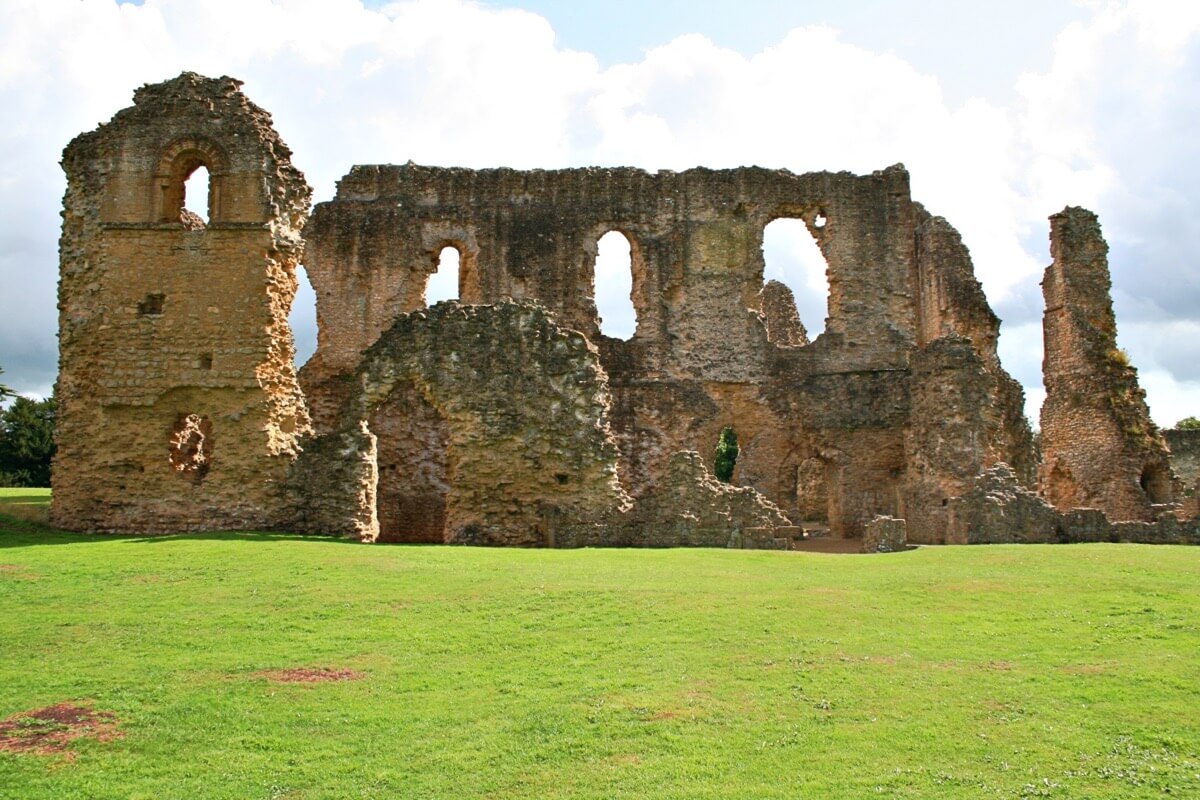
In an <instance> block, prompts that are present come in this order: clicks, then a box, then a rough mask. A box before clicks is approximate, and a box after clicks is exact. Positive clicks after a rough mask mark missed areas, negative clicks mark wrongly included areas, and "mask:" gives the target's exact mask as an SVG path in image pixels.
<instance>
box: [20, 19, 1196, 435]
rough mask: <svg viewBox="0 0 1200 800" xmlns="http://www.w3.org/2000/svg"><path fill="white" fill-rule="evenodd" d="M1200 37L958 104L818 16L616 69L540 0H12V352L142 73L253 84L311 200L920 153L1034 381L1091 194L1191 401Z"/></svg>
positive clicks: (846, 163)
mask: <svg viewBox="0 0 1200 800" xmlns="http://www.w3.org/2000/svg"><path fill="white" fill-rule="evenodd" d="M952 33H953V32H952V31H948V32H947V35H952ZM1198 33H1200V4H1197V3H1192V2H1174V3H1172V2H1167V1H1166V0H1159V2H1150V1H1148V0H1147V1H1145V2H1130V3H1106V4H1099V5H1097V7H1096V10H1095V13H1094V15H1093V16H1092V17H1091V18H1090V19H1089V20H1088V21H1087V22H1085V23H1080V24H1073V25H1071V26H1069V27H1067V28H1066V29H1065V30H1064V31H1063V32H1062V34H1061V35H1060V36H1059V38H1058V40H1057V42H1056V45H1055V52H1054V58H1053V59H1052V61H1051V62H1050V67H1049V69H1048V70H1047V71H1046V72H1045V73H1044V74H1040V75H1026V76H1023V77H1022V78H1021V80H1020V82H1019V84H1018V90H1019V91H1018V94H1017V100H1016V102H1015V104H1013V105H1009V106H1001V105H998V104H996V103H995V102H988V101H985V100H982V99H971V100H968V101H966V102H963V103H951V102H949V101H948V100H947V99H946V96H945V94H944V92H943V91H942V85H941V82H940V81H939V78H938V76H935V75H929V74H923V73H921V72H920V71H918V70H917V69H915V68H914V67H912V66H911V65H910V64H908V63H907V62H905V61H903V60H902V59H900V58H899V57H897V56H896V55H894V54H890V53H879V52H873V51H870V50H867V49H863V48H860V47H855V46H852V45H850V44H847V43H846V41H845V40H844V39H843V37H842V35H841V34H840V33H838V32H837V31H835V30H833V29H832V28H829V27H825V26H821V25H813V26H810V27H802V28H797V29H795V30H792V31H790V32H787V31H780V40H779V41H778V43H776V44H775V45H774V46H772V47H769V48H766V49H764V50H763V51H762V52H759V53H756V54H743V53H738V52H735V51H732V50H729V49H724V48H721V47H718V46H717V45H715V44H713V43H712V42H711V41H709V40H708V39H706V38H704V37H703V36H699V35H685V36H680V37H678V38H676V39H674V40H671V41H668V42H665V43H663V44H662V45H660V46H658V47H655V48H652V49H650V50H649V51H647V53H646V55H645V57H644V58H643V59H642V60H641V61H640V62H638V63H634V64H626V65H618V66H614V67H611V68H609V69H606V70H601V69H600V67H599V65H598V63H597V61H596V59H595V58H594V57H593V56H591V55H590V54H587V53H580V52H573V51H569V50H563V49H560V48H559V47H557V46H556V44H555V38H554V31H553V30H552V28H551V27H550V25H549V23H547V22H546V20H544V19H543V18H541V17H539V16H537V15H534V14H530V13H527V12H523V11H517V10H504V9H496V8H493V7H490V6H483V5H480V4H477V3H473V2H468V1H467V0H412V1H411V2H399V3H393V4H391V5H388V6H384V7H383V8H381V9H379V10H371V9H366V8H364V7H363V6H362V5H361V3H360V2H359V0H277V1H276V2H272V1H271V0H146V3H145V5H144V6H141V7H138V6H132V5H121V6H118V5H115V4H113V3H112V2H110V1H109V0H82V2H76V1H74V0H7V2H6V3H5V4H4V7H3V8H2V9H0V102H2V103H4V107H5V109H6V112H7V124H6V126H4V128H2V129H0V141H2V142H3V144H4V146H3V147H2V148H0V176H2V177H0V220H3V222H2V223H0V225H2V226H3V227H2V228H0V280H2V281H3V283H4V286H5V287H6V289H7V291H5V292H2V293H0V366H4V368H5V369H6V371H7V372H6V378H9V379H11V381H12V382H14V383H17V384H18V386H21V387H22V388H24V387H26V386H28V387H32V386H34V385H45V384H47V383H48V381H49V380H50V378H51V377H52V376H53V371H54V365H53V358H52V353H53V351H54V338H53V332H54V327H55V319H54V310H53V309H54V283H55V280H56V275H55V273H56V268H55V265H56V256H55V247H56V239H57V232H58V224H59V220H58V208H59V202H60V198H61V195H62V191H63V188H64V187H63V180H62V176H61V172H60V171H59V169H58V167H57V160H58V154H59V152H60V150H61V148H62V146H63V145H64V144H66V142H67V141H69V140H70V139H71V138H72V137H74V136H75V135H76V134H78V133H79V132H81V131H84V130H89V129H91V128H93V127H94V126H95V125H96V124H97V123H98V122H100V121H101V120H103V119H107V118H108V117H110V116H111V115H112V113H113V112H115V111H116V110H117V109H119V108H122V107H124V106H126V105H128V104H129V102H130V96H131V93H132V90H133V89H134V88H136V87H137V86H138V85H140V84H141V83H144V82H151V81H158V80H163V79H166V78H168V77H171V76H173V75H175V74H177V73H178V72H179V71H181V70H183V69H193V70H197V71H201V72H204V73H207V74H212V75H220V74H230V75H234V76H236V77H239V78H241V79H243V80H245V81H246V87H245V90H246V92H247V94H248V95H249V96H250V97H251V99H253V100H254V101H255V102H257V103H259V104H260V105H262V106H263V107H265V108H267V109H268V110H270V111H271V112H272V113H273V115H274V117H275V122H276V126H277V128H278V129H279V130H280V132H281V133H282V135H283V137H284V138H285V140H287V141H288V143H289V144H290V145H291V146H292V147H293V149H294V151H295V154H296V155H295V160H296V163H297V166H299V167H300V168H301V169H302V170H304V172H305V173H306V175H307V176H308V177H309V180H310V182H311V183H313V185H314V187H315V188H316V194H317V199H318V200H320V199H327V198H328V197H330V196H331V195H332V192H333V185H334V181H335V180H336V179H337V178H338V177H340V176H341V175H342V174H344V173H345V172H346V171H347V170H348V169H349V167H350V166H351V165H352V164H355V163H378V162H403V161H407V160H409V159H413V160H415V161H417V162H421V163H431V164H443V165H455V164H457V165H464V166H475V167H482V166H497V165H508V166H514V167H522V168H531V167H560V166H571V165H586V164H600V165H633V166H642V167H645V168H648V169H660V168H674V169H683V168H687V167H690V166H694V165H704V166H710V167H731V166H738V165H742V164H758V165H761V166H766V167H785V168H788V169H791V170H792V171H794V172H805V171H811V170H821V169H828V170H841V169H849V170H853V171H857V172H869V171H872V170H875V169H879V168H882V167H885V166H888V165H890V164H892V163H895V162H897V161H902V162H904V163H905V164H906V165H907V166H908V168H909V170H910V172H911V174H912V179H913V194H914V196H915V197H916V199H918V200H920V201H921V202H923V203H924V204H925V205H926V206H927V207H928V208H929V209H930V211H932V212H933V213H936V214H941V215H943V216H945V217H947V218H948V219H949V220H950V222H951V223H952V224H954V225H955V226H956V227H957V228H958V229H959V230H960V231H961V232H962V234H963V237H964V240H965V242H966V243H967V245H968V246H969V247H970V248H971V251H972V255H973V257H974V259H975V263H976V267H977V273H978V274H979V276H980V278H981V280H982V282H983V283H984V286H985V289H986V290H987V292H988V294H989V297H990V298H991V300H992V303H993V305H994V306H996V307H997V308H998V310H999V311H1000V313H1001V316H1002V317H1004V316H1008V317H1009V319H1010V324H1009V325H1006V326H1005V328H1004V334H1003V336H1002V340H1001V341H1002V345H1003V355H1004V358H1005V361H1006V364H1008V366H1009V367H1010V369H1012V371H1013V372H1014V373H1015V374H1016V375H1017V376H1018V377H1019V378H1020V379H1021V380H1023V381H1024V382H1025V383H1026V385H1027V387H1030V388H1036V383H1037V376H1038V375H1039V374H1040V361H1041V353H1040V325H1039V322H1038V320H1037V317H1038V316H1039V315H1040V308H1039V306H1040V300H1039V299H1038V298H1037V295H1038V291H1037V289H1036V282H1037V280H1038V279H1039V278H1040V271H1041V269H1042V267H1044V265H1045V264H1046V263H1047V261H1048V255H1047V253H1046V250H1045V245H1044V243H1045V241H1046V238H1045V236H1046V234H1045V231H1046V229H1047V222H1046V216H1047V215H1048V214H1050V213H1053V212H1055V211H1057V210H1059V209H1061V208H1062V207H1063V206H1064V205H1067V204H1081V205H1087V206H1089V207H1093V208H1094V209H1096V210H1098V211H1099V212H1100V213H1101V218H1102V220H1103V222H1104V223H1105V230H1106V232H1107V234H1108V236H1109V239H1110V242H1111V243H1112V244H1113V272H1114V282H1115V284H1116V286H1117V289H1118V310H1119V312H1121V313H1129V314H1130V315H1133V316H1134V317H1136V318H1137V319H1138V320H1139V324H1140V321H1142V317H1143V316H1145V317H1147V319H1145V320H1144V321H1145V322H1146V324H1147V326H1148V327H1147V328H1146V331H1141V329H1138V330H1137V331H1135V330H1134V328H1133V327H1130V325H1127V324H1126V322H1125V321H1122V340H1123V342H1127V346H1128V349H1129V350H1130V352H1131V354H1132V356H1133V358H1134V362H1135V363H1137V364H1139V365H1140V366H1142V367H1143V375H1144V376H1147V375H1150V374H1154V375H1156V377H1155V378H1154V381H1153V384H1152V385H1151V383H1150V381H1149V380H1148V381H1147V387H1148V390H1149V391H1150V394H1151V402H1152V405H1153V406H1154V408H1155V409H1156V415H1157V414H1158V411H1157V409H1159V408H1164V409H1165V408H1169V407H1173V406H1172V405H1171V404H1172V403H1174V402H1175V401H1174V400H1168V399H1166V398H1168V397H1177V398H1185V399H1184V400H1181V401H1179V403H1184V402H1192V399H1193V396H1192V395H1191V394H1189V392H1190V389H1188V387H1187V386H1186V385H1185V383H1186V378H1185V377H1184V376H1183V375H1182V373H1181V372H1180V371H1179V369H1180V367H1179V362H1180V359H1179V358H1178V357H1175V358H1174V359H1172V357H1171V356H1170V354H1169V353H1168V352H1167V351H1166V350H1164V349H1163V348H1161V347H1159V348H1158V349H1155V346H1154V345H1152V344H1149V343H1150V342H1151V341H1152V336H1151V334H1150V333H1149V331H1152V330H1156V328H1155V325H1156V324H1157V323H1160V322H1164V321H1167V322H1169V321H1170V320H1171V319H1195V311H1194V309H1195V308H1196V307H1198V305H1200V303H1198V301H1200V275H1198V273H1200V269H1198V268H1197V264H1196V262H1195V259H1194V257H1192V256H1191V250H1190V247H1191V246H1192V245H1191V243H1192V242H1194V241H1196V237H1197V236H1200V213H1198V210H1197V205H1196V203H1197V201H1196V200H1195V199H1194V198H1195V196H1196V195H1195V191H1194V186H1195V185H1197V183H1200V158H1198V157H1197V155H1196V151H1195V146H1194V142H1193V139H1194V134H1193V131H1194V130H1196V129H1197V127H1198V126H1200V105H1198V103H1200V100H1197V98H1200V91H1198V90H1197V89H1198V87H1197V83H1198V82H1200V65H1198V63H1197V62H1198V61H1200V56H1198V53H1197V39H1198ZM963 69H964V70H966V69H970V65H969V64H964V65H963ZM960 82H961V81H960ZM1031 243H1032V244H1031ZM1162 287H1167V288H1162ZM1130 298H1139V299H1137V300H1134V301H1133V302H1129V299H1130ZM1146 309H1157V311H1147V310H1146ZM814 313H819V312H816V311H814V312H809V317H810V318H811V315H812V314H814ZM1122 319H1123V318H1122ZM808 321H809V320H808V319H806V322H808ZM1034 330H1037V331H1038V335H1037V336H1036V337H1034V336H1033V335H1032V331H1034ZM1158 330H1165V329H1161V328H1160V329H1158ZM301 335H302V336H306V335H308V334H307V333H305V332H301ZM1010 339H1011V340H1012V343H1011V344H1010V343H1009V340H1010ZM1164 376H1165V377H1164ZM1172 376H1174V378H1172ZM1167 378H1170V380H1167ZM1032 393H1033V392H1031V394H1032ZM1160 393H1161V397H1160ZM1192 413H1196V412H1195V411H1194V410H1193V412H1192ZM1185 416H1186V415H1185ZM1159 421H1160V422H1163V421H1168V422H1173V421H1174V420H1164V419H1163V418H1162V417H1161V416H1159Z"/></svg>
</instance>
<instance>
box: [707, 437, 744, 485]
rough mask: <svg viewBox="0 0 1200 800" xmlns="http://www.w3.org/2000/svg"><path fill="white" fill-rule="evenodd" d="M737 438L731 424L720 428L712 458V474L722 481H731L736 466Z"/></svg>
mask: <svg viewBox="0 0 1200 800" xmlns="http://www.w3.org/2000/svg"><path fill="white" fill-rule="evenodd" d="M737 457H738V440H737V433H736V432H735V431H734V430H733V426H732V425H726V426H725V427H724V428H722V429H721V435H720V437H718V439H717V451H716V454H715V456H714V458H713V474H714V475H716V476H717V480H719V481H721V482H723V483H733V469H734V467H736V466H737Z"/></svg>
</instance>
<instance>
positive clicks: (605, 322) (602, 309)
mask: <svg viewBox="0 0 1200 800" xmlns="http://www.w3.org/2000/svg"><path fill="white" fill-rule="evenodd" d="M595 276H596V277H595V292H594V296H595V298H596V313H597V314H599V316H600V333H602V334H604V335H605V336H611V337H612V338H614V339H623V340H628V339H630V338H631V337H632V336H633V334H634V331H635V330H636V329H637V312H636V310H635V309H634V306H633V248H632V246H631V245H630V243H629V239H628V237H626V236H625V234H623V233H621V232H620V231H609V232H608V233H606V234H604V235H603V236H601V237H600V239H599V240H598V241H597V242H596V271H595Z"/></svg>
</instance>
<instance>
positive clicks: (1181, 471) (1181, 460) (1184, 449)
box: [1163, 428, 1200, 519]
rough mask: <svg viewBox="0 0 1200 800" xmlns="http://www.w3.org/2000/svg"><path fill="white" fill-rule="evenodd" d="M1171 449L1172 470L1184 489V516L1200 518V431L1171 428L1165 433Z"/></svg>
mask: <svg viewBox="0 0 1200 800" xmlns="http://www.w3.org/2000/svg"><path fill="white" fill-rule="evenodd" d="M1163 437H1164V438H1165V439H1166V440H1167V446H1168V447H1169V448H1170V449H1171V470H1172V472H1174V473H1175V475H1176V476H1178V478H1179V482H1180V484H1181V485H1182V487H1183V497H1182V498H1178V499H1179V501H1180V502H1181V503H1182V505H1183V508H1182V510H1181V511H1182V515H1183V517H1184V518H1185V519H1191V518H1193V517H1196V516H1200V430H1187V429H1180V428H1171V429H1169V430H1165V431H1163Z"/></svg>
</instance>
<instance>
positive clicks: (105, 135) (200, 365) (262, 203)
mask: <svg viewBox="0 0 1200 800" xmlns="http://www.w3.org/2000/svg"><path fill="white" fill-rule="evenodd" d="M239 86H240V83H239V82H238V81H235V80H233V79H231V78H221V79H217V80H212V79H208V78H202V77H200V76H198V75H195V74H192V73H184V74H183V75H181V76H180V77H178V78H176V79H174V80H172V81H168V82H166V83H162V84H157V85H154V86H145V87H143V88H141V89H139V90H138V92H137V93H136V94H135V96H134V101H135V105H134V106H133V107H131V108H128V109H125V110H124V111H121V112H119V113H118V114H117V115H116V116H114V117H113V119H112V120H111V121H110V122H108V123H106V124H104V125H101V126H100V127H99V128H98V129H97V130H95V131H93V132H91V133H86V134H83V135H81V136H79V137H78V138H76V139H75V140H74V141H73V142H71V144H70V145H68V146H67V148H66V150H65V151H64V153H63V168H64V170H65V171H66V174H67V193H66V197H65V200H64V212H63V233H62V239H61V281H60V284H59V311H60V316H59V331H60V364H59V379H58V387H57V392H58V400H59V417H58V431H57V440H58V457H57V460H56V463H55V470H54V499H53V507H52V517H53V519H54V522H55V524H57V525H59V526H61V527H65V528H71V529H79V530H101V531H118V530H119V531H140V532H157V531H178V530H196V529H221V528H236V527H242V528H244V527H262V526H274V525H278V524H282V523H284V522H285V521H287V519H286V518H287V513H286V512H285V511H284V509H283V506H282V504H281V501H280V498H279V496H278V493H277V485H278V483H279V482H280V481H281V480H282V479H283V478H284V476H286V474H287V472H288V470H289V468H290V464H291V459H292V457H293V456H294V454H295V452H296V450H297V447H298V439H299V437H300V436H301V435H303V434H304V433H305V432H306V431H307V430H308V428H309V421H308V413H307V410H306V407H305V403H304V400H303V397H302V395H301V394H300V391H299V387H298V385H297V383H296V377H295V370H294V367H293V358H294V351H293V346H292V338H291V331H290V329H289V327H288V323H287V314H288V311H289V310H290V307H291V302H292V297H293V295H294V293H295V290H296V279H295V266H296V263H297V260H298V259H299V257H300V253H301V250H302V241H301V239H300V231H301V228H302V227H303V225H304V222H305V220H306V215H307V211H308V201H309V195H310V192H309V188H308V186H307V185H306V184H305V182H304V179H303V177H302V176H301V175H300V173H299V172H298V171H296V170H295V169H294V168H293V167H292V165H291V163H290V160H289V159H290V152H289V151H288V149H287V147H286V146H285V145H284V144H283V142H282V141H281V140H280V138H279V137H278V135H277V134H276V133H275V131H274V130H273V129H272V128H271V119H270V116H269V115H268V114H267V113H266V112H265V111H263V110H262V109H260V108H258V107H257V106H255V105H254V104H252V103H251V102H250V101H249V100H247V99H246V97H245V96H244V95H243V94H242V93H241V92H240V91H239V90H238V87H239ZM201 166H203V167H205V168H207V169H208V171H209V173H210V191H209V197H208V198H188V200H189V201H190V202H193V203H195V204H196V205H198V206H199V207H201V208H204V207H205V205H207V208H208V211H209V217H210V218H209V222H208V224H207V225H205V224H204V223H203V222H201V221H200V220H199V218H197V217H196V216H195V215H194V214H191V213H190V212H188V211H187V210H185V209H184V208H183V203H184V181H185V180H186V179H187V177H188V176H189V175H190V174H191V173H192V172H193V171H194V170H195V169H197V168H198V167H201ZM206 199H207V203H205V200H206Z"/></svg>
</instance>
